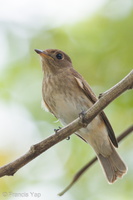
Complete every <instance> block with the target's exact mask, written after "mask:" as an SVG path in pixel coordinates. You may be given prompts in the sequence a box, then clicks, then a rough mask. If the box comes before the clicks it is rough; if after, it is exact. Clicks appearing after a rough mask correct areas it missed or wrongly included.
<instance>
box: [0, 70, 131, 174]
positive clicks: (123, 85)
mask: <svg viewBox="0 0 133 200" xmlns="http://www.w3.org/2000/svg"><path fill="white" fill-rule="evenodd" d="M132 87H133V70H132V71H131V72H130V73H129V74H128V75H127V76H126V77H125V78H123V79H122V80H121V81H120V82H119V83H117V84H116V85H115V86H113V87H112V88H111V89H110V90H108V91H107V92H105V93H104V95H102V97H101V98H100V99H99V100H98V101H97V102H96V103H95V104H94V105H93V106H92V107H91V108H90V109H88V110H87V111H86V112H85V114H84V116H82V118H81V117H79V118H77V119H75V120H74V121H73V122H71V123H70V124H68V125H67V126H65V127H64V128H62V129H61V130H59V131H57V134H53V135H52V136H50V137H48V138H47V139H45V140H43V141H41V142H39V143H37V144H35V145H33V146H31V148H30V150H29V151H28V152H27V153H26V154H24V155H23V156H21V157H20V158H18V159H16V160H15V161H13V162H11V163H9V164H7V165H4V166H2V167H1V168H0V177H3V176H5V175H8V176H11V175H14V173H16V172H17V171H18V170H19V169H20V168H21V167H23V166H24V165H26V164H27V163H29V162H30V161H31V160H33V159H35V158H36V157H37V156H39V155H40V154H42V153H43V152H45V151H46V150H47V149H49V148H50V147H52V146H53V145H55V144H57V143H58V142H60V141H62V140H63V139H65V138H67V137H68V136H70V135H71V134H72V133H74V132H76V131H77V130H78V129H80V128H82V127H84V125H85V124H89V123H90V122H91V121H92V120H93V119H94V118H95V117H96V116H97V115H98V114H99V113H100V112H101V111H102V110H103V109H104V108H105V107H106V106H107V105H108V104H109V103H110V102H111V101H113V100H114V99H115V98H117V97H118V96H119V95H121V94H122V93H123V92H125V91H126V90H128V89H131V88H132ZM84 122H85V124H84Z"/></svg>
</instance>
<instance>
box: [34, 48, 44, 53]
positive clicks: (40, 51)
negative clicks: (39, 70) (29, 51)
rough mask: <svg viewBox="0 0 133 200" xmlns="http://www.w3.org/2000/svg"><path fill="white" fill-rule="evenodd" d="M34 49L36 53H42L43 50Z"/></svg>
mask: <svg viewBox="0 0 133 200" xmlns="http://www.w3.org/2000/svg"><path fill="white" fill-rule="evenodd" d="M34 50H35V52H36V53H38V54H41V53H43V51H42V50H39V49H34Z"/></svg>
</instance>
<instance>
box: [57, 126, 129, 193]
mask: <svg viewBox="0 0 133 200" xmlns="http://www.w3.org/2000/svg"><path fill="white" fill-rule="evenodd" d="M131 132H133V125H132V126H130V127H129V128H128V129H126V130H125V131H124V132H123V133H122V134H121V135H119V136H118V138H117V141H118V142H120V141H121V140H123V139H124V138H125V137H127V136H128V135H129V134H130V133H131ZM96 161H97V157H94V158H93V159H92V160H91V161H89V162H88V163H87V164H86V165H84V166H83V167H82V168H81V169H80V170H79V171H78V172H77V173H76V174H75V175H74V177H73V179H72V181H71V183H70V184H69V185H68V186H67V187H66V188H65V189H64V190H63V191H62V192H60V193H59V194H58V195H59V196H62V195H63V194H65V193H66V192H67V191H68V190H69V189H70V188H71V187H72V186H73V185H74V184H75V183H76V182H77V181H78V180H79V178H80V177H81V176H82V175H83V174H84V173H85V172H86V170H88V169H89V168H90V167H91V166H92V165H93V164H94V163H95V162H96Z"/></svg>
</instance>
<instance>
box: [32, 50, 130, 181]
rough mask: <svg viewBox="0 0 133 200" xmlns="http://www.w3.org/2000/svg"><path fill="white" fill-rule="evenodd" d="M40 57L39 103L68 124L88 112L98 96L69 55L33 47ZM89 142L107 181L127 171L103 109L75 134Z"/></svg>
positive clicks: (113, 179)
mask: <svg viewBox="0 0 133 200" xmlns="http://www.w3.org/2000/svg"><path fill="white" fill-rule="evenodd" d="M35 52H36V53H37V54H39V56H40V57H41V65H42V71H43V74H44V76H43V81H42V104H43V106H44V108H45V110H46V111H49V112H50V113H52V114H53V115H54V116H55V117H56V118H57V119H58V120H59V121H60V122H61V123H62V124H63V125H67V124H69V123H70V122H72V121H73V120H75V119H76V118H78V117H79V115H80V114H81V113H83V112H85V111H87V110H88V109H89V108H90V107H91V106H92V105H93V104H94V103H95V102H96V101H97V100H98V98H97V97H96V95H95V94H94V92H93V91H92V89H91V87H90V86H89V84H88V83H87V81H86V80H84V78H83V77H82V75H80V74H79V73H78V72H77V71H76V70H75V69H74V68H73V64H72V61H71V58H70V57H69V56H68V55H67V54H66V53H65V52H63V51H61V50H59V49H46V50H39V49H35ZM75 134H76V135H77V136H79V137H80V138H82V139H83V140H84V141H85V142H86V143H88V144H90V146H91V147H92V148H93V150H94V151H95V153H96V156H97V158H98V160H99V162H100V164H101V166H102V169H103V172H104V174H105V176H106V177H107V181H108V183H114V182H115V181H116V180H117V178H120V177H122V176H123V175H124V174H125V173H126V172H127V167H126V165H125V163H124V161H123V160H122V159H121V157H120V155H119V154H118V153H117V151H116V148H117V147H118V143H117V140H116V137H115V134H114V131H113V128H112V126H111V124H110V122H109V120H108V118H107V117H106V115H105V113H104V112H103V111H102V112H101V113H100V114H98V115H97V116H96V117H95V118H94V119H93V120H92V121H91V123H89V124H88V125H87V127H86V128H85V127H83V128H81V129H79V130H78V131H77V132H76V133H75Z"/></svg>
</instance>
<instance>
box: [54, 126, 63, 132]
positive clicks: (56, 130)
mask: <svg viewBox="0 0 133 200" xmlns="http://www.w3.org/2000/svg"><path fill="white" fill-rule="evenodd" d="M60 129H61V127H60V126H59V127H58V128H57V129H54V132H55V134H56V133H57V132H58V131H59V130H60Z"/></svg>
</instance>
